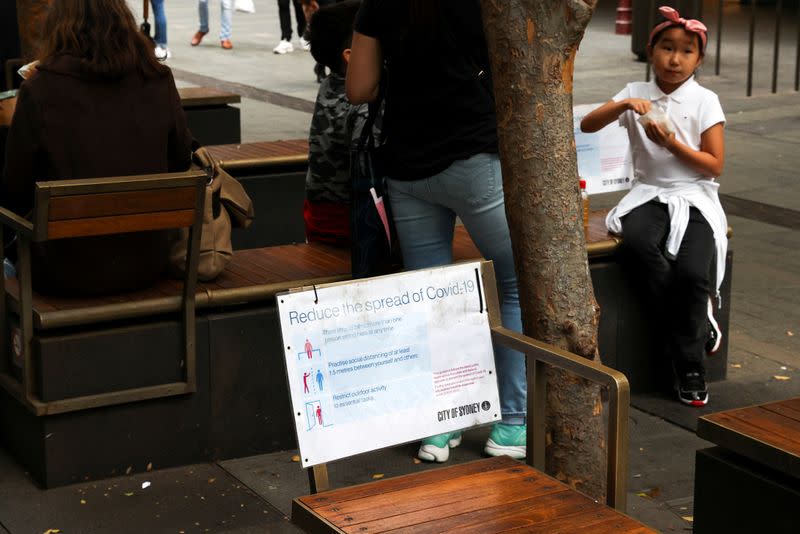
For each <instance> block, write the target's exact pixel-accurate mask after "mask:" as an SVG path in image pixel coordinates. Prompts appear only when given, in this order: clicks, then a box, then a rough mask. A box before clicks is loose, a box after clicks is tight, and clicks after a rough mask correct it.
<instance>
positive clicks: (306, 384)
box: [303, 372, 311, 393]
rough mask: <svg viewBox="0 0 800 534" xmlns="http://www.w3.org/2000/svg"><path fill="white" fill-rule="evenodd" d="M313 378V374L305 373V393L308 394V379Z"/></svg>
mask: <svg viewBox="0 0 800 534" xmlns="http://www.w3.org/2000/svg"><path fill="white" fill-rule="evenodd" d="M309 376H311V373H309V372H305V373H303V393H308V377H309Z"/></svg>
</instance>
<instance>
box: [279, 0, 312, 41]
mask: <svg viewBox="0 0 800 534" xmlns="http://www.w3.org/2000/svg"><path fill="white" fill-rule="evenodd" d="M290 1H291V2H292V3H293V4H294V14H295V18H296V19H297V35H300V36H302V35H303V33H304V32H305V31H306V16H305V14H304V13H303V6H302V5H301V4H300V0H278V17H280V20H281V39H285V40H287V41H291V40H292V12H291V11H290V9H289V2H290Z"/></svg>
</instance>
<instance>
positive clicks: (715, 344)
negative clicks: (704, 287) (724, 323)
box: [705, 297, 722, 356]
mask: <svg viewBox="0 0 800 534" xmlns="http://www.w3.org/2000/svg"><path fill="white" fill-rule="evenodd" d="M707 315H708V339H707V340H706V346H705V349H706V354H708V355H709V356H711V355H712V354H714V353H715V352H717V351H718V350H719V347H720V345H721V344H722V330H720V329H719V324H717V320H716V319H714V304H713V303H712V301H711V298H710V297H709V299H708V314H707Z"/></svg>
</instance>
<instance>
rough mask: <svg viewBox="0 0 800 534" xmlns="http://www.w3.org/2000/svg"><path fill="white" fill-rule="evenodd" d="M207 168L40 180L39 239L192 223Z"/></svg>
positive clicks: (36, 221)
mask: <svg viewBox="0 0 800 534" xmlns="http://www.w3.org/2000/svg"><path fill="white" fill-rule="evenodd" d="M205 177H206V175H205V173H203V172H202V171H187V172H186V173H172V174H158V175H146V176H124V177H113V178H100V179H97V178H95V179H90V180H62V181H54V182H39V183H37V184H36V197H35V198H36V205H35V209H34V216H33V222H34V236H33V240H34V241H45V240H49V239H63V238H70V237H85V236H99V235H111V234H121V233H128V232H142V231H147V230H164V229H170V228H187V227H189V226H191V225H192V223H193V222H194V214H195V208H196V206H197V203H198V201H199V195H200V194H202V187H203V180H204V179H205Z"/></svg>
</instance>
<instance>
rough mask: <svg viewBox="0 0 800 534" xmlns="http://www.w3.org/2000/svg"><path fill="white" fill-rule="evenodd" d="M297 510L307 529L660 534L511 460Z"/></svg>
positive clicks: (370, 487)
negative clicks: (655, 533)
mask: <svg viewBox="0 0 800 534" xmlns="http://www.w3.org/2000/svg"><path fill="white" fill-rule="evenodd" d="M292 505H293V506H292V521H293V522H294V523H296V524H298V525H299V526H300V527H302V528H303V529H305V530H306V531H307V532H338V533H342V532H347V533H358V534H361V533H364V534H368V533H377V532H386V531H391V532H392V533H393V534H395V533H396V534H399V533H409V534H410V533H413V534H426V533H439V532H458V533H459V534H468V533H476V534H490V533H495V532H507V531H511V530H513V531H515V532H528V533H530V532H541V533H551V532H563V533H567V532H568V533H572V532H581V533H597V534H600V533H610V532H615V533H628V534H633V533H636V534H645V533H654V532H657V531H655V530H652V529H650V528H648V527H646V526H645V525H643V524H642V523H639V522H638V521H636V520H634V519H632V518H630V517H628V516H626V515H624V514H622V513H620V512H617V511H616V510H614V509H613V508H609V507H608V506H605V505H603V504H600V503H597V502H595V501H593V500H592V499H590V498H588V497H586V496H585V495H583V494H581V493H578V492H577V491H575V490H573V489H571V488H570V487H569V486H567V485H565V484H563V483H562V482H559V481H558V480H556V479H554V478H551V477H549V476H547V475H545V474H544V473H542V472H540V471H537V470H536V469H534V468H532V467H530V466H527V465H525V464H523V463H520V462H517V461H516V460H512V459H511V458H509V457H507V456H501V457H497V458H491V459H488V460H478V461H475V462H469V463H465V464H460V465H455V466H452V467H443V468H438V469H430V470H427V471H422V472H418V473H415V474H411V475H405V476H401V477H396V478H390V479H384V480H379V481H375V482H370V483H367V484H361V485H358V486H350V487H346V488H342V489H337V490H332V491H326V492H323V493H318V494H316V495H309V496H306V497H299V498H298V499H295V501H294V502H293V503H292ZM515 529H519V530H515Z"/></svg>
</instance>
